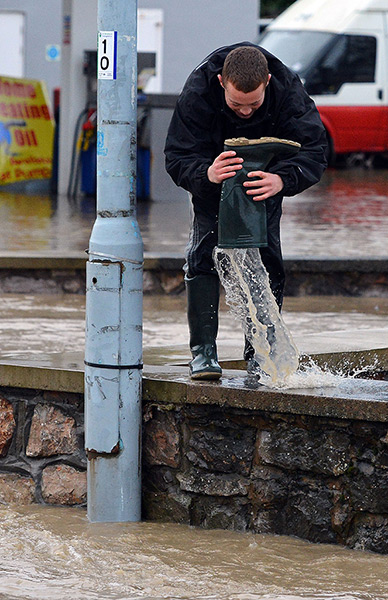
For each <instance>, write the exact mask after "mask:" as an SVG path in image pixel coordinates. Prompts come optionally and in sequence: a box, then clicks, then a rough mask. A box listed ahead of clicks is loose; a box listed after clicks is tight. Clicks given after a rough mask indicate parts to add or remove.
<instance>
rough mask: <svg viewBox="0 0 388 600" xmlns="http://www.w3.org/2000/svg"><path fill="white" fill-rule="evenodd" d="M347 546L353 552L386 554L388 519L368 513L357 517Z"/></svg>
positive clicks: (387, 550) (387, 552) (387, 547)
mask: <svg viewBox="0 0 388 600" xmlns="http://www.w3.org/2000/svg"><path fill="white" fill-rule="evenodd" d="M348 545H349V546H350V547H351V548H354V549H355V550H369V551H371V552H379V553H380V554H388V517H387V516H386V515H373V514H368V513H366V514H361V515H358V516H357V517H356V519H355V521H354V523H353V532H352V535H351V536H350V537H349V539H348Z"/></svg>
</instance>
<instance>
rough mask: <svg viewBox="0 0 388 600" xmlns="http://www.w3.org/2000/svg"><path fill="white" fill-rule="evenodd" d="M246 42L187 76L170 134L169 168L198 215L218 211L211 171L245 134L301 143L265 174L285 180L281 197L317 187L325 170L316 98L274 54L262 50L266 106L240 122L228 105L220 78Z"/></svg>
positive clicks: (219, 53)
mask: <svg viewBox="0 0 388 600" xmlns="http://www.w3.org/2000/svg"><path fill="white" fill-rule="evenodd" d="M238 46H253V44H251V43H250V42H242V43H240V44H234V45H233V46H225V47H223V48H219V49H218V50H215V52H213V53H212V54H210V55H209V56H208V57H207V58H206V59H205V60H204V61H203V62H202V63H201V64H200V65H199V66H198V67H197V68H196V69H194V71H193V72H192V73H191V74H190V75H189V77H188V79H187V81H186V83H185V85H184V88H183V90H182V93H181V94H180V96H179V99H178V101H177V105H176V107H175V111H174V114H173V117H172V120H171V123H170V127H169V130H168V135H167V140H166V146H165V155H166V169H167V172H168V173H169V174H170V176H171V177H172V179H173V180H174V182H175V183H176V184H177V185H178V186H181V187H183V188H184V189H185V190H187V191H189V192H190V193H191V194H192V196H193V204H194V208H195V209H196V210H197V211H199V212H207V213H216V212H217V211H218V203H219V199H220V194H221V184H215V183H211V182H210V181H209V180H208V178H207V169H208V168H209V166H210V165H211V164H212V162H213V161H214V159H215V158H216V157H217V156H218V155H219V154H220V153H221V152H222V151H223V146H224V140H225V139H226V138H230V137H239V136H244V137H247V138H259V137H262V136H273V137H278V138H283V139H288V140H293V141H296V142H299V143H300V144H301V145H302V147H301V150H300V151H299V153H298V154H297V155H296V156H295V157H294V158H290V159H288V160H283V161H279V162H277V163H276V164H270V165H269V167H268V168H267V171H269V172H271V173H277V174H278V175H280V176H281V178H282V180H283V183H284V188H283V190H282V192H281V195H283V196H293V195H294V194H297V193H299V192H301V191H303V190H305V189H306V188H308V187H310V186H311V185H313V184H314V183H317V182H318V181H319V180H320V178H321V176H322V173H323V171H324V169H325V167H326V158H325V150H326V133H325V129H324V127H323V125H322V122H321V119H320V116H319V113H318V111H317V109H316V107H315V104H314V102H313V100H312V99H311V98H310V97H309V96H308V94H307V93H306V91H305V89H304V87H303V85H302V83H301V81H300V79H299V77H298V76H297V75H296V74H295V73H293V72H292V71H291V70H290V69H288V68H287V67H286V66H285V65H284V64H283V63H282V62H281V61H280V60H278V59H277V58H276V57H274V56H273V55H272V54H270V53H269V52H267V51H266V50H264V49H263V48H260V50H261V51H262V52H263V54H264V55H265V56H266V58H267V60H268V66H269V71H270V73H271V75H272V77H271V79H270V82H269V85H268V86H267V88H266V92H265V100H264V103H263V105H262V106H261V107H260V108H259V109H258V110H257V111H256V112H255V113H254V114H253V116H252V117H251V118H250V119H247V120H245V119H240V118H239V117H238V116H237V115H236V114H235V113H234V112H233V111H232V110H231V109H230V108H229V107H228V106H227V105H226V102H225V96H224V90H223V89H222V87H221V85H220V83H219V81H218V78H217V75H218V74H219V73H221V71H222V66H223V64H224V61H225V58H226V56H227V54H228V53H229V52H230V51H231V50H233V48H236V47H238Z"/></svg>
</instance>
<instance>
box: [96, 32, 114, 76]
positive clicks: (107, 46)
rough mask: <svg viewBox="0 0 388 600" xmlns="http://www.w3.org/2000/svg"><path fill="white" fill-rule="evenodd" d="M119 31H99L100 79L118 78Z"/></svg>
mask: <svg viewBox="0 0 388 600" xmlns="http://www.w3.org/2000/svg"><path fill="white" fill-rule="evenodd" d="M116 66H117V31H99V32H98V79H116Z"/></svg>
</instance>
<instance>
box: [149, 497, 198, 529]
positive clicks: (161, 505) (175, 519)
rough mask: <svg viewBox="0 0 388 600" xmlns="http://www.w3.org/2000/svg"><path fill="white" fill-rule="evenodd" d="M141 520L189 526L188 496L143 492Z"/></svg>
mask: <svg viewBox="0 0 388 600" xmlns="http://www.w3.org/2000/svg"><path fill="white" fill-rule="evenodd" d="M142 498H143V519H147V520H149V521H161V522H162V523H186V524H187V525H189V524H190V507H191V503H192V499H191V497H190V496H188V495H185V494H182V493H179V492H170V493H158V492H151V491H148V490H143V495H142Z"/></svg>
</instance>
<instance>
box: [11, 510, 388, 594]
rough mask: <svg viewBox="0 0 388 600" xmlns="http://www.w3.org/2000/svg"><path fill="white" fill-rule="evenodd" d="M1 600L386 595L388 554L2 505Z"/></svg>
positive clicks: (279, 537) (387, 590)
mask: <svg viewBox="0 0 388 600" xmlns="http://www.w3.org/2000/svg"><path fill="white" fill-rule="evenodd" d="M0 598H1V600H16V599H23V600H25V599H29V600H65V599H66V600H67V599H68V598H72V600H97V599H98V600H104V599H110V600H116V599H117V600H162V599H163V600H297V599H304V600H308V599H310V600H383V599H386V598H388V557H385V556H380V555H377V554H372V553H368V552H361V551H358V550H347V549H344V548H341V547H339V546H334V545H333V546H330V545H324V544H322V545H319V544H315V545H313V544H310V543H307V542H303V541H300V540H297V539H293V538H287V537H283V536H272V535H271V536H270V535H253V534H247V533H236V532H230V531H221V530H211V531H206V530H201V529H197V528H193V527H188V526H182V525H176V524H160V523H149V522H148V523H126V524H119V523H114V524H113V523H110V524H101V523H100V524H90V523H89V522H88V521H87V517H86V512H85V511H84V510H83V509H75V508H56V507H25V508H14V507H8V508H6V507H0Z"/></svg>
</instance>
